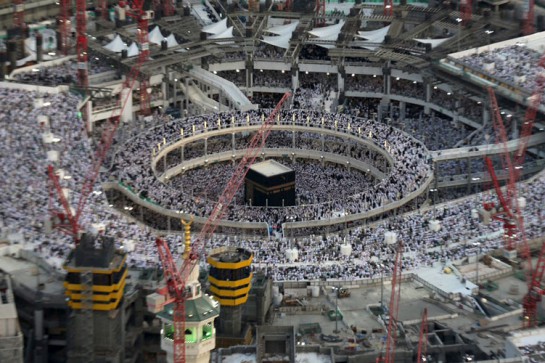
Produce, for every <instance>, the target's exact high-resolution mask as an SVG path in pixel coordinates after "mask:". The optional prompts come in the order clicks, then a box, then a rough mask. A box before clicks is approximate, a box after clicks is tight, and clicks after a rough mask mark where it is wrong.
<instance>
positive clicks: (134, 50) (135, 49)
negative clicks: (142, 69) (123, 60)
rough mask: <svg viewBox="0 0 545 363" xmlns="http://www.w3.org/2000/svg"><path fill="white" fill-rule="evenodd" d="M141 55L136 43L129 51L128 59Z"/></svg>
mask: <svg viewBox="0 0 545 363" xmlns="http://www.w3.org/2000/svg"><path fill="white" fill-rule="evenodd" d="M139 53H140V51H139V50H138V46H137V45H136V42H133V43H132V44H131V45H130V47H129V48H128V49H127V57H136V56H137V55H138V54H139Z"/></svg>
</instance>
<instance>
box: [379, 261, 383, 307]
mask: <svg viewBox="0 0 545 363" xmlns="http://www.w3.org/2000/svg"><path fill="white" fill-rule="evenodd" d="M379 266H380V315H382V314H384V264H382V263H381V264H380V265H379Z"/></svg>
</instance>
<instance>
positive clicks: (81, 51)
mask: <svg viewBox="0 0 545 363" xmlns="http://www.w3.org/2000/svg"><path fill="white" fill-rule="evenodd" d="M76 54H77V56H78V73H77V77H78V86H79V87H80V88H82V89H86V88H87V87H89V72H88V69H87V1H86V0H76Z"/></svg>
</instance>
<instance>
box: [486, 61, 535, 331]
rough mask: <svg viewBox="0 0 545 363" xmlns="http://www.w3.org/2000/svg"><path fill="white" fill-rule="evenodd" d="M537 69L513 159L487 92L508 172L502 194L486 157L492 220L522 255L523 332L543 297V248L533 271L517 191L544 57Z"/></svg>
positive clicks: (492, 98) (530, 324)
mask: <svg viewBox="0 0 545 363" xmlns="http://www.w3.org/2000/svg"><path fill="white" fill-rule="evenodd" d="M538 67H539V70H540V72H538V74H537V77H536V87H535V90H534V92H533V94H532V96H531V97H530V98H529V105H528V109H527V110H526V113H525V117H524V123H523V125H522V130H521V134H520V138H519V141H518V145H517V149H516V151H515V154H514V156H513V157H511V154H510V153H509V150H508V148H507V142H508V140H507V135H506V132H505V127H504V125H503V120H502V118H501V113H500V110H499V107H498V103H497V100H496V96H495V94H494V90H493V89H492V88H488V93H489V96H490V101H491V105H492V120H493V125H494V130H495V133H496V138H497V142H498V144H501V145H502V148H503V153H502V155H501V160H502V168H503V169H507V171H508V173H509V177H508V180H507V186H506V187H507V193H506V194H504V193H503V191H502V189H501V185H500V183H499V181H498V177H497V175H496V172H495V170H494V165H493V162H492V160H491V158H490V157H488V156H487V157H485V164H486V167H487V169H488V172H489V173H490V176H491V179H492V183H493V185H494V189H495V190H496V194H497V196H498V200H499V204H500V206H501V211H500V212H499V213H496V214H494V215H493V216H492V217H493V218H494V219H496V220H499V221H502V222H503V227H504V230H505V236H506V249H508V250H515V249H516V248H517V247H518V248H519V249H520V250H521V251H522V253H521V254H522V256H521V257H522V258H523V259H524V261H525V262H526V274H527V281H528V291H527V293H526V295H525V296H524V298H523V303H522V307H523V327H524V328H531V327H535V326H537V324H538V319H537V305H538V303H539V302H540V301H541V299H542V298H541V296H542V295H543V294H544V290H543V288H542V280H543V277H544V273H545V244H542V246H541V249H540V252H539V255H538V260H537V264H536V266H535V268H532V257H531V254H530V248H529V246H528V241H527V239H526V233H525V229H524V220H523V216H522V212H521V210H520V206H519V203H518V198H517V189H516V183H517V182H518V180H519V179H520V174H521V169H522V167H523V164H524V160H525V157H526V151H527V149H528V141H529V139H530V136H531V134H532V129H533V126H534V122H535V117H536V113H537V109H538V107H539V105H540V104H541V100H542V99H543V91H544V89H545V74H544V69H545V56H542V57H541V59H540V60H539V63H538ZM493 207H494V206H493V204H492V203H486V204H485V209H488V210H490V209H491V208H493Z"/></svg>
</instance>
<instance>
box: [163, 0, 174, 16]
mask: <svg viewBox="0 0 545 363" xmlns="http://www.w3.org/2000/svg"><path fill="white" fill-rule="evenodd" d="M175 14H176V8H174V3H173V1H172V0H163V15H164V16H173V15H175Z"/></svg>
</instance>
